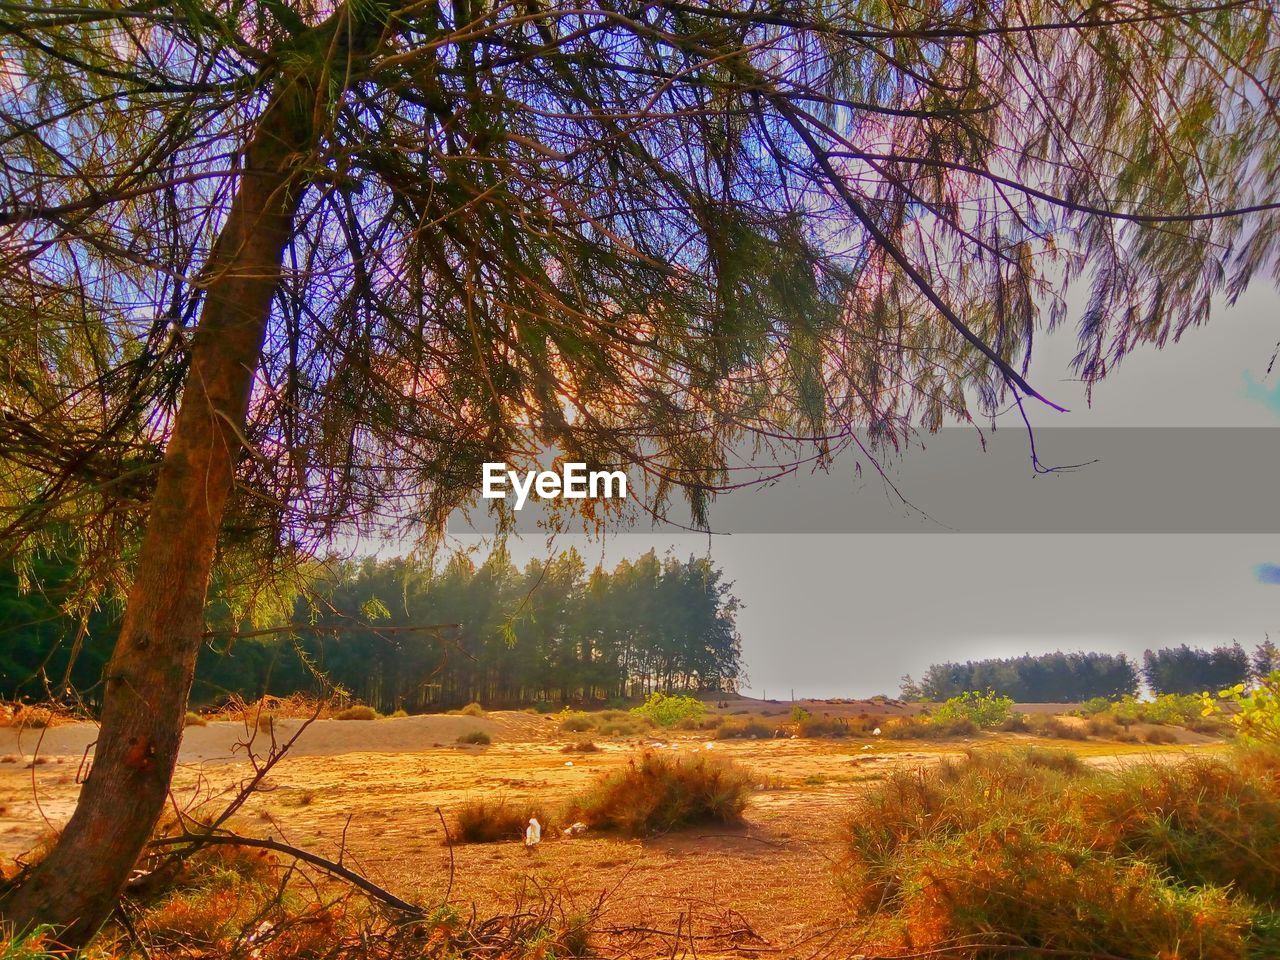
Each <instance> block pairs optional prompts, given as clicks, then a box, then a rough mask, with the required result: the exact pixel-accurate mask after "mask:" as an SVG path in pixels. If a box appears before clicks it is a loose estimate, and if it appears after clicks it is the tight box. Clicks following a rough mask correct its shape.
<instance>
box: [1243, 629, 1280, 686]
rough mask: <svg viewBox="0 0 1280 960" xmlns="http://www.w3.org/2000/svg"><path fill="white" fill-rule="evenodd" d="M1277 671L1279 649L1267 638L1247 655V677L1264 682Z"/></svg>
mask: <svg viewBox="0 0 1280 960" xmlns="http://www.w3.org/2000/svg"><path fill="white" fill-rule="evenodd" d="M1277 670H1280V648H1277V647H1276V644H1275V641H1274V640H1272V639H1271V638H1270V637H1267V639H1265V640H1263V641H1262V643H1260V644H1258V645H1257V646H1256V647H1255V648H1254V650H1253V653H1252V654H1250V655H1249V676H1250V677H1251V678H1252V679H1254V680H1259V681H1261V680H1266V679H1267V678H1268V677H1270V676H1271V675H1272V674H1273V673H1275V672H1276V671H1277Z"/></svg>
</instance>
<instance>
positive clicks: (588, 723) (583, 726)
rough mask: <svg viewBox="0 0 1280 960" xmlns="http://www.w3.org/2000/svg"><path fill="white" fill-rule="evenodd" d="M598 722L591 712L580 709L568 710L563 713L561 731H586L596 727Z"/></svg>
mask: <svg viewBox="0 0 1280 960" xmlns="http://www.w3.org/2000/svg"><path fill="white" fill-rule="evenodd" d="M595 725H596V722H595V720H594V719H592V717H591V715H590V714H587V713H583V712H582V711H580V710H566V711H564V713H562V714H561V720H560V732H561V733H585V732H586V731H588V730H594V729H595Z"/></svg>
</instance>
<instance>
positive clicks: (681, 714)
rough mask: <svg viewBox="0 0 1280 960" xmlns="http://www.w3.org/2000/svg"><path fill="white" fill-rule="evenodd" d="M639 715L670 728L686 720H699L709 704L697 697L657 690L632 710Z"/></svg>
mask: <svg viewBox="0 0 1280 960" xmlns="http://www.w3.org/2000/svg"><path fill="white" fill-rule="evenodd" d="M631 712H632V713H633V714H635V715H636V716H637V717H644V718H646V719H647V720H651V721H653V722H654V723H656V724H657V725H658V726H660V727H665V728H667V729H670V728H671V727H674V726H676V724H678V723H682V722H684V721H695V722H696V721H699V720H701V719H702V715H703V714H704V713H706V712H707V705H706V704H705V703H703V702H702V701H701V700H699V699H698V698H697V697H688V696H681V695H672V694H666V693H660V692H657V691H655V692H654V693H651V694H649V696H648V697H647V698H646V699H645V701H644V703H642V704H641V705H640V706H638V707H635V708H633V709H632V711H631ZM695 729H696V728H695Z"/></svg>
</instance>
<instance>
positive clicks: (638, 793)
mask: <svg viewBox="0 0 1280 960" xmlns="http://www.w3.org/2000/svg"><path fill="white" fill-rule="evenodd" d="M751 783H752V778H751V774H750V772H749V771H748V770H746V769H745V768H744V767H741V766H739V765H738V764H736V763H733V762H732V761H730V760H728V759H726V758H724V757H712V756H710V755H708V754H706V753H697V754H692V755H689V754H685V755H682V756H672V755H671V754H666V753H648V752H646V753H644V754H642V755H641V756H640V757H639V758H638V759H632V760H631V761H630V762H629V763H628V765H627V766H626V767H625V768H623V769H622V770H618V771H614V772H611V773H607V774H604V775H603V776H602V777H601V778H600V779H599V780H598V781H597V782H596V783H595V784H594V785H593V786H592V787H591V789H590V790H589V791H587V793H585V794H584V795H582V796H581V797H579V798H577V799H576V800H574V801H573V802H572V803H571V805H570V810H569V814H568V816H569V819H574V820H582V821H583V822H585V823H586V824H587V825H588V826H592V827H599V828H607V829H616V830H621V831H623V832H624V833H627V834H629V835H631V836H637V837H638V836H645V835H647V834H651V833H657V832H660V831H666V830H674V829H677V828H680V827H684V826H687V825H689V824H693V823H700V822H705V821H719V822H722V823H736V822H737V821H738V820H740V819H741V817H742V812H743V810H745V809H746V806H747V801H748V800H749V798H750V796H751Z"/></svg>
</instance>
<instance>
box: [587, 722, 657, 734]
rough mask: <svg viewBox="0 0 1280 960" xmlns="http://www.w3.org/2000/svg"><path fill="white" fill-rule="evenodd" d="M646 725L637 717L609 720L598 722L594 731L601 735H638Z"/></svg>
mask: <svg viewBox="0 0 1280 960" xmlns="http://www.w3.org/2000/svg"><path fill="white" fill-rule="evenodd" d="M646 729H647V727H646V726H645V725H644V724H643V723H641V722H640V720H639V719H638V718H635V719H627V720H610V721H608V722H606V723H602V724H600V727H599V728H598V729H597V730H596V733H598V734H600V736H602V737H638V736H640V734H642V733H644V732H645V730H646Z"/></svg>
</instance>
